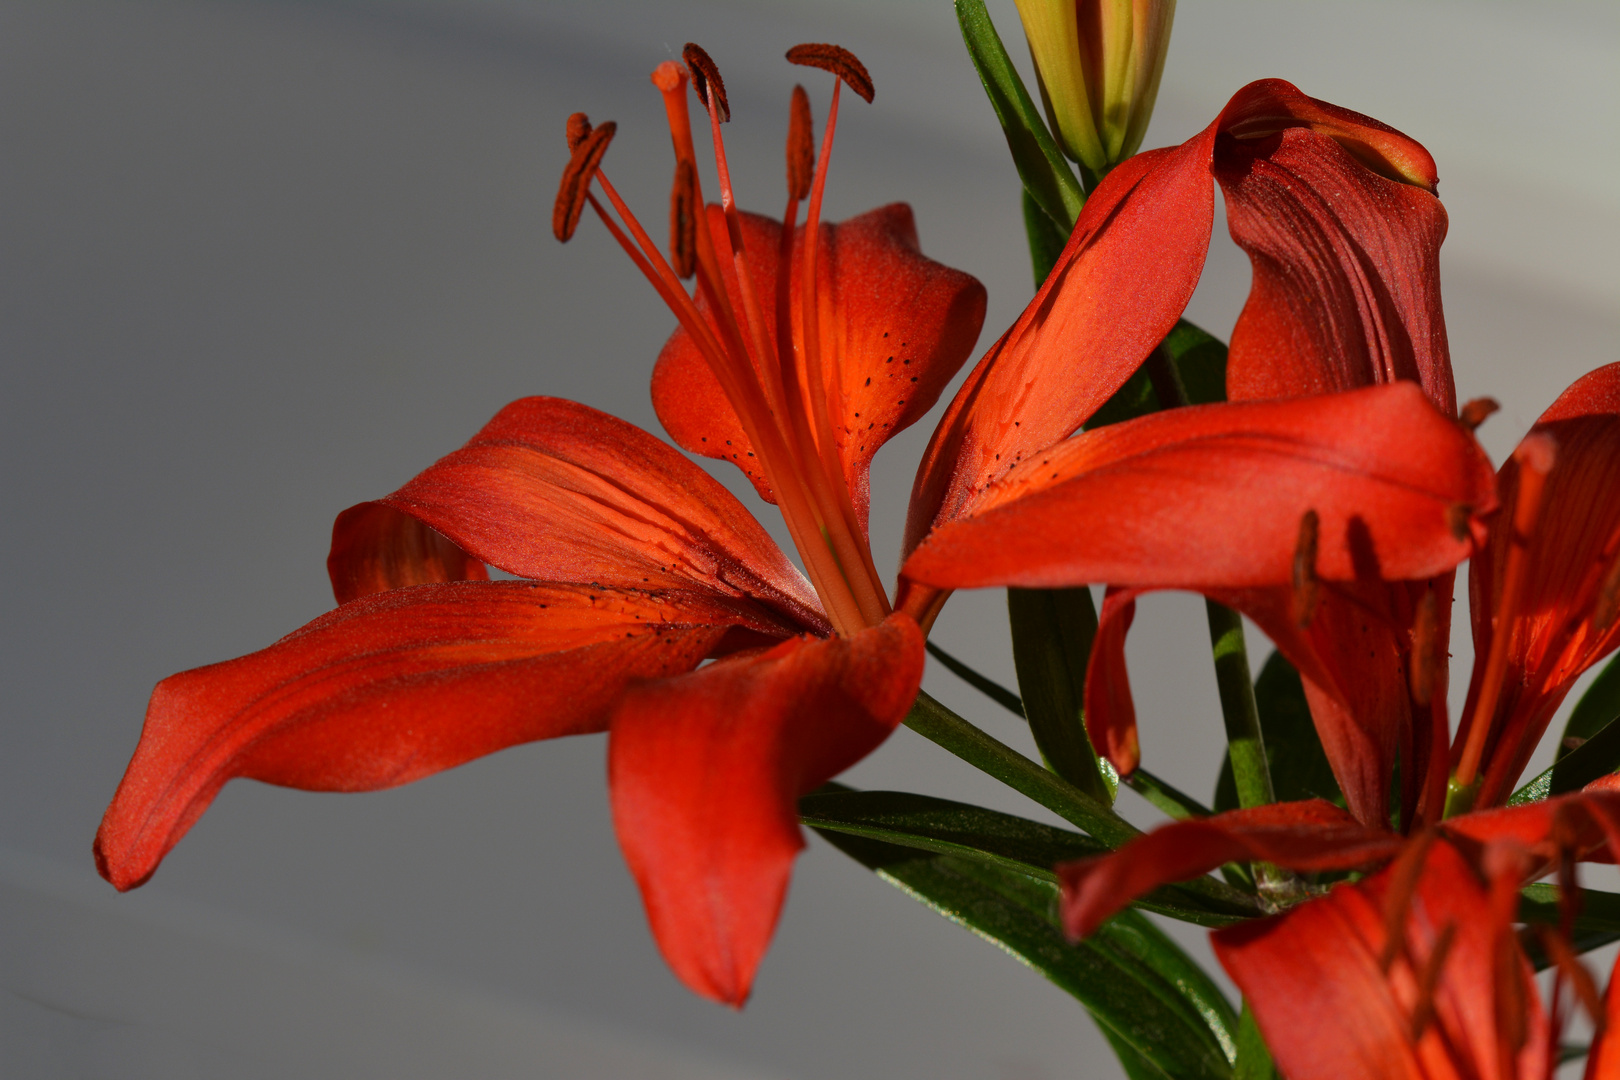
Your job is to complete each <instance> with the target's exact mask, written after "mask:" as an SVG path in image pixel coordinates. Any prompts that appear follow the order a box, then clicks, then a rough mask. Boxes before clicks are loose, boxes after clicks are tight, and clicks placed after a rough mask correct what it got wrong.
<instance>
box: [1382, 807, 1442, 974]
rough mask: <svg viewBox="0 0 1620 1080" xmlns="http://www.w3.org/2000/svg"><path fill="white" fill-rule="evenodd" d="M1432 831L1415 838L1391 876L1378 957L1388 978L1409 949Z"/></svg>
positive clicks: (1398, 861) (1432, 839)
mask: <svg viewBox="0 0 1620 1080" xmlns="http://www.w3.org/2000/svg"><path fill="white" fill-rule="evenodd" d="M1434 837H1435V834H1434V832H1432V831H1429V832H1423V833H1419V834H1418V835H1417V836H1414V837H1413V838H1412V840H1411V842H1410V843H1408V844H1407V845H1406V847H1405V848H1403V849H1401V853H1400V855H1399V856H1397V857H1396V859H1395V863H1394V866H1393V868H1392V869H1391V870H1390V875H1389V889H1388V891H1387V892H1385V893H1384V951H1383V952H1382V953H1381V954H1379V957H1378V970H1379V971H1381V972H1383V973H1384V974H1385V975H1388V974H1389V968H1390V965H1391V964H1393V963H1394V962H1395V957H1397V956H1399V955H1400V954H1401V951H1402V950H1403V949H1405V948H1406V921H1407V915H1408V914H1409V913H1410V912H1411V909H1412V897H1413V896H1414V895H1415V894H1416V893H1417V885H1418V878H1420V877H1422V876H1423V865H1424V863H1425V861H1426V860H1427V859H1428V857H1429V846H1430V845H1431V844H1433V843H1434Z"/></svg>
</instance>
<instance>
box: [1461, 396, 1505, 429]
mask: <svg viewBox="0 0 1620 1080" xmlns="http://www.w3.org/2000/svg"><path fill="white" fill-rule="evenodd" d="M1501 408H1502V406H1501V405H1499V404H1497V401H1496V399H1495V398H1488V397H1477V398H1474V399H1473V400H1472V401H1470V402H1469V403H1468V404H1466V405H1464V406H1463V407H1462V412H1460V413H1459V414H1458V415H1457V422H1458V423H1460V424H1462V426H1463V427H1465V428H1467V429H1468V430H1469V431H1475V430H1478V428H1479V425H1481V424H1483V423H1484V422H1485V418H1486V417H1488V416H1490V415H1491V414H1492V413H1494V412H1496V411H1498V410H1499V409H1501Z"/></svg>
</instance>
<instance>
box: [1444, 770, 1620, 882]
mask: <svg viewBox="0 0 1620 1080" xmlns="http://www.w3.org/2000/svg"><path fill="white" fill-rule="evenodd" d="M1604 779H1606V780H1607V779H1609V778H1607V777H1605V778H1604ZM1440 828H1441V829H1442V830H1443V831H1445V832H1446V833H1447V834H1448V835H1450V836H1452V837H1454V838H1456V839H1457V841H1458V842H1459V843H1461V842H1464V841H1467V842H1471V843H1473V844H1475V845H1480V846H1482V845H1485V844H1488V843H1492V842H1496V841H1504V840H1505V841H1511V842H1512V843H1513V844H1515V845H1517V846H1518V847H1520V848H1522V849H1524V850H1525V851H1526V852H1528V853H1529V854H1530V855H1531V856H1533V857H1534V858H1536V859H1538V860H1540V861H1541V863H1542V864H1543V865H1545V866H1548V867H1549V868H1550V866H1551V864H1552V863H1553V862H1554V861H1555V860H1556V859H1557V857H1558V854H1559V851H1560V849H1563V850H1566V851H1567V852H1568V854H1569V855H1570V856H1571V857H1572V858H1576V859H1581V860H1585V861H1588V862H1613V861H1614V856H1615V854H1616V853H1617V852H1620V790H1615V789H1614V788H1613V787H1611V786H1608V785H1605V784H1604V783H1603V782H1602V781H1599V782H1598V783H1596V784H1592V785H1590V786H1588V787H1586V788H1585V789H1583V790H1581V791H1578V792H1574V793H1572V794H1569V795H1564V796H1560V797H1557V798H1552V799H1542V800H1540V801H1537V802H1532V803H1526V804H1524V805H1522V806H1508V807H1499V808H1497V809H1495V810H1479V811H1475V812H1474V813H1472V814H1461V815H1459V816H1457V817H1454V818H1448V819H1446V821H1444V822H1443V823H1442V824H1441V826H1440Z"/></svg>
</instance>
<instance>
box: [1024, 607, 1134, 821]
mask: <svg viewBox="0 0 1620 1080" xmlns="http://www.w3.org/2000/svg"><path fill="white" fill-rule="evenodd" d="M1007 616H1008V620H1009V621H1010V622H1011V624H1012V646H1013V664H1014V666H1015V667H1016V668H1017V669H1018V692H1019V694H1020V695H1021V696H1022V697H1023V700H1024V715H1025V716H1026V717H1028V718H1029V730H1030V732H1031V733H1032V734H1033V735H1034V736H1035V745H1036V746H1037V747H1038V748H1039V749H1040V751H1041V756H1042V757H1043V758H1045V759H1046V763H1047V765H1048V766H1049V767H1050V768H1051V769H1052V771H1053V772H1055V773H1057V774H1058V775H1059V776H1061V777H1063V779H1065V780H1067V781H1068V782H1069V783H1071V784H1073V785H1074V786H1075V787H1077V788H1079V789H1080V790H1081V791H1084V792H1085V793H1086V794H1087V795H1090V796H1091V797H1092V798H1094V799H1097V800H1099V801H1102V802H1105V803H1112V802H1113V801H1114V793H1115V789H1116V786H1115V785H1113V784H1109V783H1108V780H1107V777H1106V776H1105V775H1104V773H1103V770H1102V768H1101V766H1100V765H1098V763H1097V755H1096V753H1095V752H1093V750H1092V748H1091V740H1090V739H1089V738H1088V737H1087V736H1086V719H1085V700H1086V699H1085V692H1086V663H1087V661H1088V660H1090V658H1091V642H1092V639H1094V638H1095V637H1096V636H1097V609H1096V607H1095V606H1093V604H1092V601H1091V590H1090V589H1087V588H1085V587H1084V586H1081V587H1080V588H1077V589H1008V590H1007Z"/></svg>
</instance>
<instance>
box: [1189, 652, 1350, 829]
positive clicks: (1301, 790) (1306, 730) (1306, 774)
mask: <svg viewBox="0 0 1620 1080" xmlns="http://www.w3.org/2000/svg"><path fill="white" fill-rule="evenodd" d="M1254 699H1255V704H1256V706H1258V707H1259V710H1260V731H1261V734H1262V735H1263V736H1264V738H1265V743H1266V757H1267V758H1268V759H1269V761H1270V763H1271V781H1272V784H1273V785H1274V786H1275V788H1276V792H1277V798H1278V799H1279V800H1280V801H1282V802H1295V801H1298V800H1300V799H1327V800H1328V801H1329V802H1335V803H1338V804H1339V805H1340V806H1343V805H1344V795H1343V793H1342V792H1340V791H1339V783H1338V781H1337V780H1335V779H1334V778H1333V769H1332V767H1331V766H1330V765H1328V759H1327V753H1326V752H1325V751H1324V750H1323V749H1322V740H1321V739H1320V738H1318V737H1317V734H1316V725H1315V724H1314V723H1312V721H1311V710H1310V706H1309V705H1307V704H1306V702H1305V687H1304V685H1303V684H1302V683H1301V682H1300V679H1299V672H1297V671H1295V670H1294V665H1292V664H1290V663H1289V662H1288V660H1287V659H1286V658H1285V657H1284V656H1283V654H1282V653H1280V652H1273V653H1272V654H1271V656H1270V657H1268V658H1267V660H1266V663H1265V666H1264V667H1262V668H1261V669H1260V677H1259V678H1258V679H1256V680H1255V681H1254ZM1237 804H1238V802H1237V787H1236V785H1234V784H1233V782H1232V765H1231V762H1230V760H1228V761H1226V762H1225V763H1223V764H1222V765H1221V775H1220V779H1219V780H1218V781H1217V782H1216V785H1215V809H1216V811H1217V812H1220V811H1224V810H1233V809H1236V808H1237Z"/></svg>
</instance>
